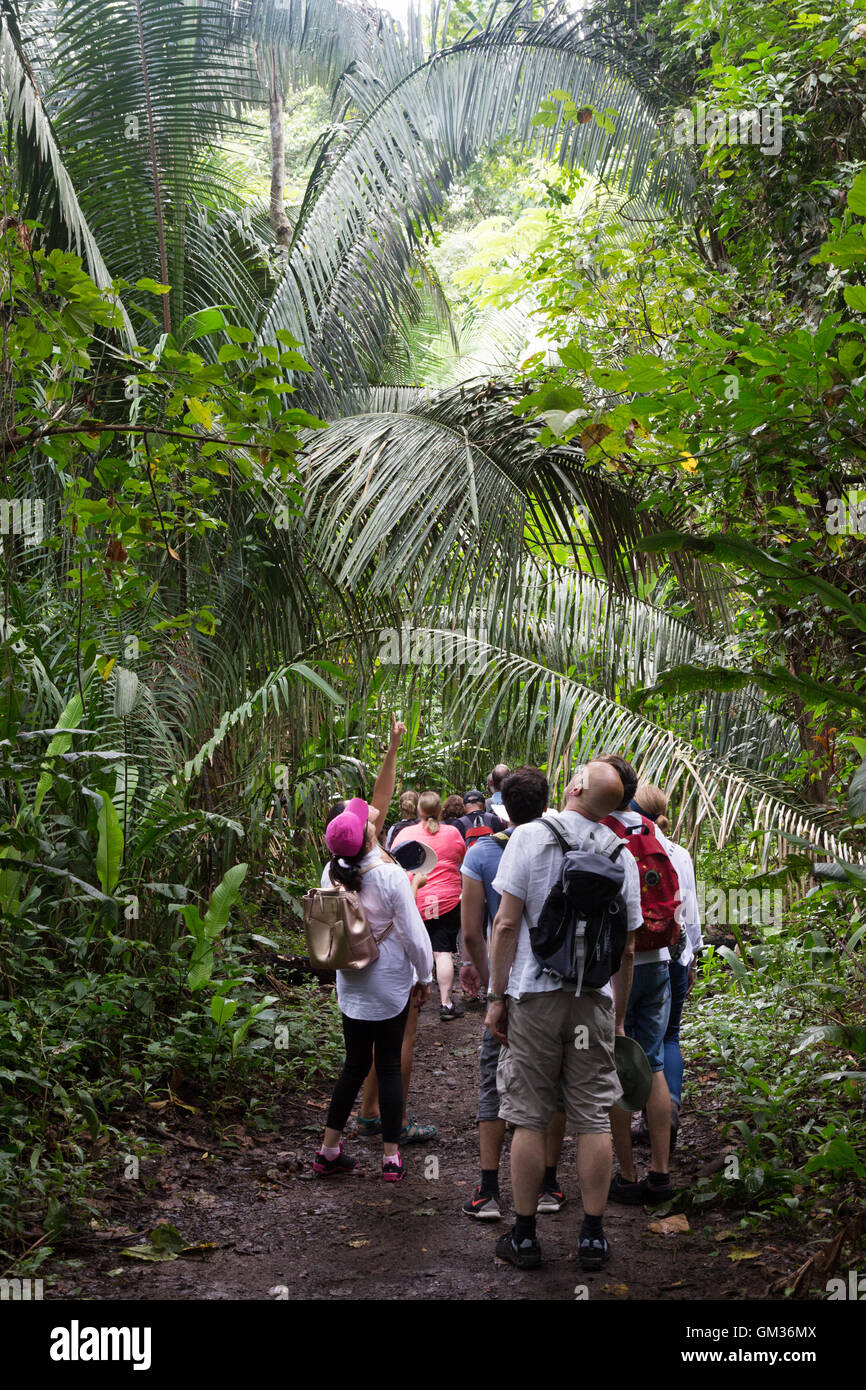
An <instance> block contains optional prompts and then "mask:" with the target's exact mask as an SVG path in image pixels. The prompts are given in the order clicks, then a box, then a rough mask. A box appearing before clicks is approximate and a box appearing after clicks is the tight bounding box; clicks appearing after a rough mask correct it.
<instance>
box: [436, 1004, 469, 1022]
mask: <svg viewBox="0 0 866 1390" xmlns="http://www.w3.org/2000/svg"><path fill="white" fill-rule="evenodd" d="M462 1017H463V1009H461V1007H460V1005H459V1004H455V1003H454V1000H453V999H452V1000H451V1003H450V1004H449V1005H448V1006H447V1008H446V1006H445V1005H444V1004H441V1005H440V1006H439V1021H440V1023H450V1022H451V1021H452V1020H453V1019H455V1018H462Z"/></svg>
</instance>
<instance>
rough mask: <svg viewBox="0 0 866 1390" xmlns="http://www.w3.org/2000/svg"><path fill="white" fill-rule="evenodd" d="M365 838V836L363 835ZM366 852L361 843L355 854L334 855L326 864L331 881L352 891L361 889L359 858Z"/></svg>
mask: <svg viewBox="0 0 866 1390" xmlns="http://www.w3.org/2000/svg"><path fill="white" fill-rule="evenodd" d="M364 838H365V839H366V836H365V837H364ZM366 853H367V847H366V844H364V845H362V846H361V848H360V850H359V852H358V853H357V854H351V855H347V854H340V855H336V854H335V855H334V857H333V858H332V860H331V862H330V863H329V865H328V873H329V874H330V876H331V882H332V883H342V885H343V887H344V888H348V889H350V891H351V892H353V893H359V892H360V891H361V883H362V882H363V880H362V878H361V860H362V859H363V858H364V855H365V854H366Z"/></svg>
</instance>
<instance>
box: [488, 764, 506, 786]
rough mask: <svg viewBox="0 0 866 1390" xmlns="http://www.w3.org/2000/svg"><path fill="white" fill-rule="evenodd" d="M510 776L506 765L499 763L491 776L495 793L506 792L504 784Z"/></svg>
mask: <svg viewBox="0 0 866 1390" xmlns="http://www.w3.org/2000/svg"><path fill="white" fill-rule="evenodd" d="M507 776H508V768H507V766H506V764H505V763H497V764H496V766H495V768H494V769H493V771H492V772H491V774H490V782H491V785H492V787H493V790H494V791H495V792H504V790H505V788H504V786H503V783H504V781H505V778H506V777H507Z"/></svg>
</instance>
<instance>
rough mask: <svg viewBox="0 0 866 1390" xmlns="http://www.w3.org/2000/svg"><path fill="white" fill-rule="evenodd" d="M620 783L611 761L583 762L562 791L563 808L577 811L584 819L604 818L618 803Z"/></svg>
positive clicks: (620, 797)
mask: <svg viewBox="0 0 866 1390" xmlns="http://www.w3.org/2000/svg"><path fill="white" fill-rule="evenodd" d="M622 797H623V785H622V782H621V780H620V776H619V773H618V772H617V770H616V768H615V767H612V766H611V764H610V763H602V762H594V763H584V764H583V766H582V767H579V768H578V769H577V771H576V773H575V775H574V777H572V779H571V781H570V782H569V784H568V787H567V788H566V792H565V808H564V809H565V810H566V811H579V812H580V814H581V815H582V816H586V818H587V820H603V819H604V817H605V816H608V815H610V813H611V811H615V810H616V809H617V807H618V806H619V805H620V802H621V801H622Z"/></svg>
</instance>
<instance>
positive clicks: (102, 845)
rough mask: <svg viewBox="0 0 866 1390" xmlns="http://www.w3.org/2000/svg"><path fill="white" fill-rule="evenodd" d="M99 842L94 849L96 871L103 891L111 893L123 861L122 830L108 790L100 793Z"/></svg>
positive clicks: (97, 823) (97, 820) (97, 819)
mask: <svg viewBox="0 0 866 1390" xmlns="http://www.w3.org/2000/svg"><path fill="white" fill-rule="evenodd" d="M96 826H97V831H98V834H99V844H98V846H97V850H96V873H97V876H98V878H99V882H100V883H101V884H102V889H103V892H105V893H113V892H114V889H115V887H116V885H117V880H118V879H119V877H120V866H121V863H122V862H123V831H122V830H121V828H120V821H119V820H118V819H117V812H116V811H115V809H114V802H113V801H112V800H111V797H110V796H109V795H108V792H103V793H102V808H101V810H100V811H99V814H98V815H97V818H96Z"/></svg>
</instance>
